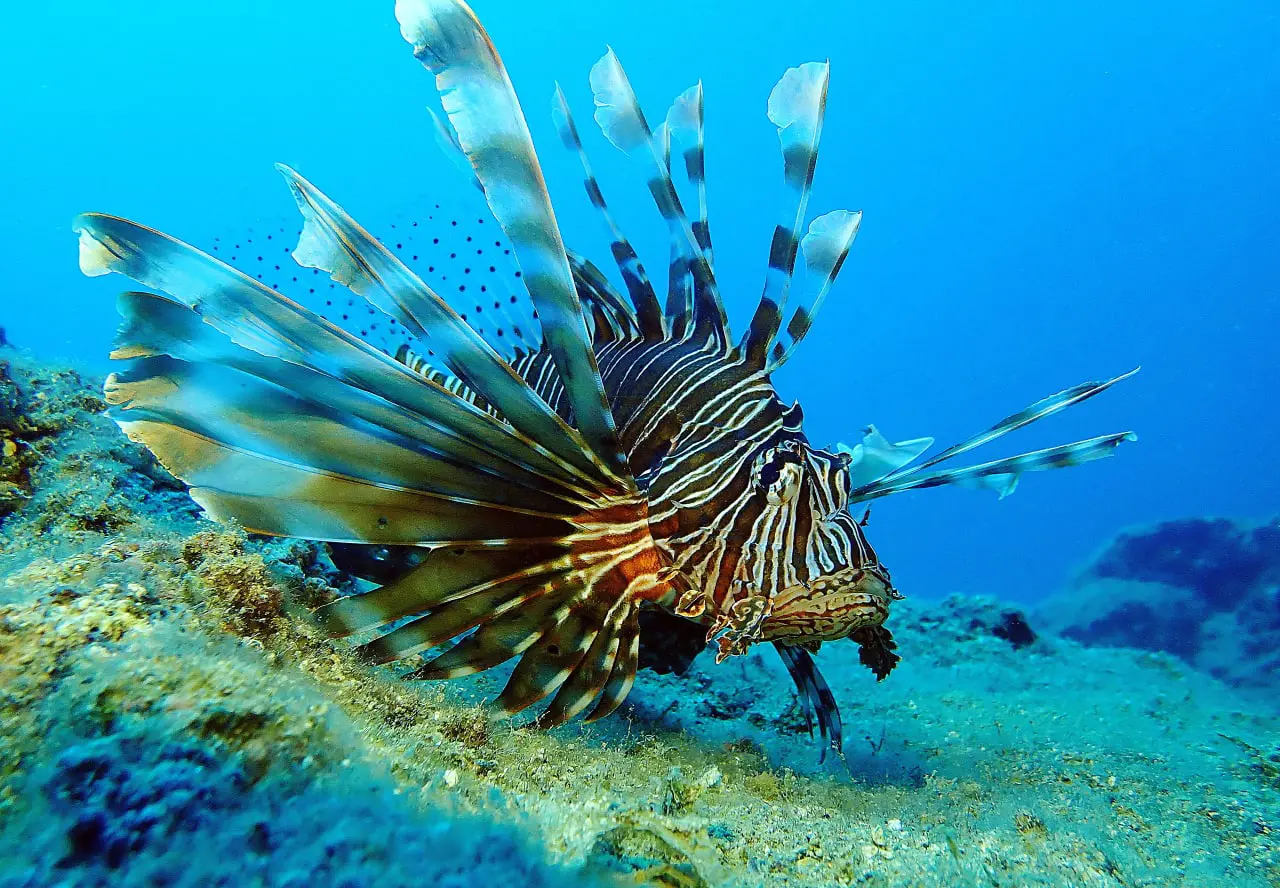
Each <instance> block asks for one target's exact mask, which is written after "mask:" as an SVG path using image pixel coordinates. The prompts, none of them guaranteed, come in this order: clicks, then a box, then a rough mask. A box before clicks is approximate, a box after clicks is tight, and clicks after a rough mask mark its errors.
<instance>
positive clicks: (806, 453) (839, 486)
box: [744, 437, 902, 644]
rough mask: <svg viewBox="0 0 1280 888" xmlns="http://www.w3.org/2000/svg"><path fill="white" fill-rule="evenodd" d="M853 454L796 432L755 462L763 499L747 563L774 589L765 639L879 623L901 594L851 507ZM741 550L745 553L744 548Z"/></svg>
mask: <svg viewBox="0 0 1280 888" xmlns="http://www.w3.org/2000/svg"><path fill="white" fill-rule="evenodd" d="M849 464H850V457H849V456H848V455H847V454H844V453H831V452H828V451H825V450H820V449H817V448H815V447H811V446H810V445H809V444H808V442H807V441H805V440H804V439H803V437H797V438H794V439H791V440H788V441H784V442H783V443H781V444H779V445H777V446H775V447H773V448H771V449H769V450H767V451H765V452H764V453H763V454H761V456H760V457H759V458H757V460H756V461H755V464H754V465H753V467H752V473H753V477H754V481H755V483H756V486H757V488H758V490H759V491H760V493H761V495H762V499H763V501H764V503H765V506H764V509H763V511H762V514H761V516H760V520H759V521H758V522H757V527H758V528H759V529H760V530H761V531H762V533H761V534H760V535H759V536H757V539H756V541H755V545H753V546H752V547H751V549H752V552H753V559H754V560H755V561H756V562H757V563H755V564H753V565H750V566H749V567H748V571H749V573H750V574H752V575H754V576H755V577H756V578H758V581H759V582H760V584H761V586H762V587H764V588H765V589H768V590H769V591H771V594H770V595H769V605H768V610H767V615H766V616H765V617H764V619H763V621H762V622H761V624H760V639H761V640H763V641H786V642H791V643H796V644H808V643H816V642H821V641H833V640H836V639H840V638H847V637H849V636H850V635H851V634H853V633H855V632H856V631H857V630H859V629H861V628H863V627H867V626H879V625H881V624H882V623H883V622H884V621H885V619H886V618H887V617H888V615H889V604H890V602H892V601H893V600H894V599H897V598H901V597H902V596H901V595H899V594H898V592H897V591H896V590H895V589H894V588H893V585H892V583H891V582H890V579H889V572H888V571H887V570H886V569H885V568H884V566H883V565H881V564H880V562H879V559H878V558H877V557H876V553H875V550H874V549H872V547H871V545H870V543H868V542H867V538H866V535H865V534H864V532H863V528H862V525H861V524H860V523H859V522H858V520H857V519H856V518H855V517H854V516H853V514H852V513H851V512H850V510H849V494H850V486H851V485H850V472H849V467H850V465H849ZM744 557H746V555H745V553H744Z"/></svg>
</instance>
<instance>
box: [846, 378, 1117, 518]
mask: <svg viewBox="0 0 1280 888" xmlns="http://www.w3.org/2000/svg"><path fill="white" fill-rule="evenodd" d="M1137 372H1138V370H1137V368H1135V369H1133V370H1130V371H1129V372H1128V373H1123V374H1121V375H1120V376H1116V377H1114V378H1113V379H1108V380H1105V381H1102V382H1086V383H1082V384H1081V385H1077V386H1073V387H1072V388H1069V389H1065V390H1064V391H1061V392H1058V393H1057V394H1055V395H1050V396H1049V397H1047V398H1042V399H1041V400H1039V401H1036V402H1035V403H1034V404H1031V405H1030V406H1028V407H1026V408H1024V409H1022V410H1019V411H1018V412H1017V413H1013V414H1010V415H1009V416H1006V417H1005V418H1004V419H1002V420H1001V421H1000V422H998V423H996V424H995V425H993V426H991V428H989V429H987V430H986V431H983V432H980V433H978V434H977V435H974V436H973V437H971V438H967V439H966V440H964V441H962V442H960V443H959V444H955V445H953V446H951V447H948V448H947V449H946V450H944V451H942V452H941V453H939V454H938V455H937V456H935V457H933V458H932V459H929V460H927V461H926V462H924V463H921V464H920V465H918V466H914V467H912V466H910V465H908V463H910V462H911V461H912V460H914V459H915V457H916V456H918V455H919V453H918V452H917V453H915V454H914V455H911V454H910V453H909V451H911V450H913V449H915V448H913V447H912V446H911V445H914V444H916V443H918V441H919V440H924V439H918V441H916V442H904V443H903V444H899V445H894V446H892V447H885V444H887V442H885V441H884V438H883V437H881V436H880V435H879V433H878V432H876V431H875V428H874V427H872V428H871V429H869V430H868V435H867V438H866V439H864V442H863V444H862V445H860V446H862V447H863V448H865V450H866V453H867V454H868V455H869V457H870V458H872V459H880V460H882V464H888V463H891V462H894V461H899V460H898V458H899V457H905V459H904V460H903V461H901V462H900V465H898V467H897V468H894V469H892V470H890V471H889V472H887V473H885V474H883V475H881V476H880V477H878V478H875V479H874V480H871V481H869V482H867V483H864V484H863V485H862V486H860V487H857V488H856V489H854V490H853V491H852V493H851V494H850V501H851V502H859V501H863V500H870V499H876V498H877V497H882V496H888V495H890V494H893V493H901V492H903V491H906V490H917V489H921V488H925V487H940V486H942V485H946V484H955V485H960V486H967V487H975V488H981V489H987V490H994V491H996V492H997V493H999V494H1000V496H1001V497H1002V498H1003V497H1005V496H1008V495H1009V494H1011V493H1013V491H1014V489H1015V488H1016V487H1017V484H1018V479H1019V478H1020V477H1021V476H1022V474H1023V473H1025V472H1038V471H1045V470H1047V469H1060V468H1066V467H1068V466H1075V465H1080V464H1081V463H1085V462H1091V461H1092V460H1095V459H1101V458H1103V457H1105V456H1110V455H1111V453H1112V452H1113V451H1114V450H1115V448H1116V447H1117V446H1119V445H1120V444H1122V443H1124V442H1127V441H1136V440H1137V435H1135V434H1134V433H1133V432H1120V433H1117V434H1112V435H1102V436H1099V437H1096V438H1089V439H1086V440H1083V441H1076V442H1073V443H1071V444H1063V445H1060V446H1058V447H1049V448H1046V449H1044V450H1036V451H1031V452H1029V453H1023V454H1019V455H1017V456H1011V457H1007V458H1005V459H999V460H993V461H991V462H986V463H982V464H980V465H976V466H967V467H965V468H959V469H949V470H943V471H938V472H932V473H931V472H929V471H928V470H929V469H931V468H933V467H934V466H936V465H938V464H939V463H941V462H944V461H945V460H949V459H954V458H955V457H957V456H959V455H960V454H962V453H968V452H969V451H970V450H973V449H974V448H976V447H980V446H982V445H983V444H987V443H989V442H991V441H994V440H996V439H997V438H1001V437H1003V436H1005V435H1007V434H1009V433H1010V432H1014V431H1017V430H1018V429H1021V428H1023V427H1025V426H1028V425H1030V424H1031V423H1033V422H1036V421H1037V420H1040V419H1044V418H1045V417H1047V416H1052V415H1053V414H1055V413H1057V412H1059V411H1061V410H1065V409H1066V408H1068V407H1071V406H1073V405H1075V404H1079V403H1080V402H1082V401H1085V400H1088V399H1089V398H1092V397H1093V396H1094V395H1097V394H1100V393H1102V392H1104V391H1106V390H1107V389H1109V388H1111V386H1113V385H1115V384H1116V383H1117V382H1120V381H1121V380H1124V379H1128V378H1129V377H1130V376H1133V375H1134V374H1135V373H1137ZM930 440H931V439H930ZM842 449H843V450H844V451H845V452H848V453H850V454H852V453H853V452H854V449H853V448H842ZM919 452H923V451H922V450H921V451H919ZM857 471H858V467H857V466H856V465H855V466H852V467H851V472H853V473H855V474H856V473H857Z"/></svg>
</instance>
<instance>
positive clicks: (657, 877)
mask: <svg viewBox="0 0 1280 888" xmlns="http://www.w3.org/2000/svg"><path fill="white" fill-rule="evenodd" d="M98 386H99V381H98V380H94V379H91V378H88V377H87V376H85V375H82V374H78V373H76V372H73V371H70V370H67V369H61V368H55V367H50V366H45V365H42V364H40V363H37V362H35V361H33V360H31V359H30V358H29V357H28V356H25V355H24V354H22V353H20V352H18V351H16V350H13V349H0V448H2V450H0V522H2V523H0V743H2V744H3V754H2V755H0V885H3V886H18V885H24V886H26V885H30V886H36V885H41V886H44V885H103V884H110V885H114V884H126V885H132V884H138V885H143V884H146V885H175V886H176V885H181V886H196V885H201V886H203V885H236V886H239V885H290V886H292V885H297V886H302V885H307V886H327V885H343V886H361V885H374V884H376V885H379V886H396V885H424V886H432V885H437V886H469V885H502V884H508V885H520V886H525V885H560V884H569V883H572V884H575V885H578V886H584V888H585V886H589V885H592V884H600V885H611V884H619V885H636V884H658V885H675V886H697V885H712V886H721V885H724V886H740V885H741V886H748V885H750V886H754V885H769V886H830V885H876V886H933V885H938V886H1107V888H1110V886H1125V888H1134V886H1157V885H1169V886H1175V885H1176V886H1211V885H1231V886H1238V888H1253V886H1271V888H1276V886H1280V719H1278V718H1277V710H1276V705H1275V702H1274V701H1275V699H1276V689H1277V687H1280V684H1272V683H1269V682H1270V680H1271V679H1274V678H1275V676H1276V669H1275V666H1274V662H1275V660H1274V657H1275V650H1276V647H1275V639H1276V637H1277V636H1276V635H1272V636H1271V645H1272V646H1271V647H1270V652H1271V653H1270V656H1271V659H1270V660H1268V659H1267V657H1266V656H1264V654H1265V653H1266V652H1265V650H1264V649H1265V648H1266V641H1265V639H1264V641H1263V642H1262V643H1261V644H1262V647H1261V648H1259V647H1258V645H1257V644H1255V645H1254V648H1253V650H1254V652H1255V654H1256V656H1255V660H1256V661H1257V662H1259V663H1261V664H1262V665H1261V666H1260V667H1259V669H1260V670H1261V671H1255V672H1254V673H1253V674H1252V675H1251V677H1250V678H1249V680H1242V679H1241V677H1240V676H1239V675H1235V674H1232V673H1230V671H1229V670H1228V671H1226V672H1224V671H1223V670H1222V669H1220V668H1219V669H1212V670H1211V669H1205V668H1202V667H1203V666H1204V665H1205V664H1203V663H1198V662H1197V661H1196V658H1195V657H1194V656H1186V655H1184V654H1185V653H1186V652H1180V651H1175V652H1174V653H1167V652H1164V651H1162V650H1149V651H1140V650H1133V649H1124V648H1115V647H1101V646H1099V647H1087V646H1085V644H1084V642H1090V643H1094V642H1096V639H1091V638H1090V637H1089V626H1091V625H1094V624H1098V625H1104V624H1105V625H1107V626H1110V627H1111V631H1112V634H1113V635H1114V634H1115V631H1118V630H1117V629H1116V626H1117V625H1119V626H1124V625H1127V623H1126V617H1125V614H1126V613H1133V611H1125V610H1124V609H1119V616H1116V615H1115V614H1111V622H1110V623H1107V621H1106V619H1102V618H1099V619H1094V618H1092V617H1089V616H1088V615H1087V614H1086V615H1084V616H1081V615H1080V614H1076V615H1074V616H1072V615H1071V614H1069V613H1066V614H1065V615H1064V613H1065V611H1067V610H1069V609H1070V608H1069V607H1067V606H1066V605H1063V604H1062V603H1061V602H1060V603H1059V605H1058V607H1057V610H1056V611H1054V613H1053V614H1052V615H1048V613H1047V612H1046V614H1047V615H1046V616H1044V617H1043V618H1042V619H1043V620H1045V621H1046V623H1045V624H1044V625H1048V621H1051V620H1052V621H1053V622H1054V623H1055V625H1058V626H1060V627H1062V630H1063V631H1064V632H1067V634H1068V635H1074V636H1075V637H1076V638H1079V639H1082V640H1079V641H1078V640H1071V639H1068V638H1065V637H1057V636H1051V635H1049V634H1047V633H1046V632H1044V631H1041V632H1040V633H1039V634H1038V637H1037V635H1036V633H1035V631H1034V630H1035V629H1036V628H1037V626H1036V620H1037V617H1035V616H1031V617H1028V618H1026V619H1027V621H1029V622H1030V627H1028V625H1027V622H1026V621H1024V620H1023V619H1022V618H1021V617H1019V616H1017V615H1014V614H1012V613H1011V612H1010V611H1009V609H1008V608H1006V607H1003V606H1002V605H1001V604H1000V603H999V602H996V601H993V600H990V599H973V598H962V597H954V598H950V599H947V600H946V601H942V602H917V601H907V602H904V603H902V605H900V606H899V607H898V609H897V611H896V613H895V614H894V617H893V625H894V629H895V632H896V634H897V636H898V638H899V639H900V642H901V652H902V654H903V656H904V660H903V662H902V664H901V665H900V666H899V668H898V669H897V670H896V671H895V672H894V674H893V676H892V677H891V679H890V680H888V681H886V682H884V683H883V684H876V682H875V681H874V678H873V677H872V676H871V674H870V673H869V672H867V671H866V670H864V669H862V668H861V667H858V666H857V665H856V663H855V662H853V661H854V659H855V658H853V657H852V656H850V654H851V651H852V649H851V648H848V647H841V646H834V647H832V649H831V650H826V651H824V652H823V655H822V660H823V665H824V669H825V671H826V673H827V675H828V677H829V678H830V680H831V683H832V686H833V689H834V691H835V695H836V697H837V698H838V699H839V700H840V702H841V704H842V707H843V713H844V718H845V724H846V733H847V735H848V739H847V744H846V753H847V766H846V765H845V764H842V763H841V762H840V761H839V760H835V761H830V760H829V761H828V762H827V763H826V764H825V765H819V764H818V762H817V747H816V745H815V743H814V742H813V741H811V740H810V739H809V737H808V736H807V735H806V733H805V724H804V718H803V715H802V713H801V711H800V709H799V707H798V706H797V703H796V701H795V698H794V695H793V693H792V688H791V684H790V681H789V680H788V679H787V677H786V675H785V673H784V672H783V670H782V669H781V667H780V665H779V664H778V663H777V662H775V659H774V657H773V654H772V652H771V651H762V652H761V653H760V654H756V655H753V656H749V657H746V658H739V659H736V660H734V661H732V662H729V663H727V664H725V665H724V666H720V667H717V666H715V665H714V664H713V663H712V662H711V661H710V658H708V657H705V656H704V657H700V658H699V659H698V661H697V662H696V663H695V665H694V666H693V668H692V669H690V670H689V671H688V672H687V673H686V674H685V675H683V676H677V675H671V674H668V675H661V676H659V675H656V674H654V673H652V672H648V671H645V672H642V673H641V676H640V678H639V680H638V682H637V685H636V688H635V690H634V691H633V693H632V695H631V699H630V702H629V705H628V706H626V707H624V709H623V710H621V711H620V712H619V714H618V715H616V716H615V717H613V718H612V719H609V720H607V721H606V722H604V723H600V724H597V725H595V726H593V727H582V726H576V725H571V726H568V727H566V728H562V729H559V730H556V731H553V732H550V733H546V732H542V731H539V730H536V729H532V728H522V727H519V726H518V725H511V724H509V723H505V722H495V721H492V720H491V719H490V718H489V717H488V716H487V715H486V713H485V710H484V709H483V708H482V707H480V706H478V705H477V703H478V701H479V700H480V699H482V698H483V697H484V696H486V695H488V694H491V693H492V692H493V690H494V688H495V685H496V683H497V681H498V680H499V678H498V677H490V676H482V677H480V678H478V679H475V680H473V681H470V682H460V683H453V684H449V685H444V686H442V685H418V684H406V683H401V682H398V681H396V680H395V676H394V675H393V674H391V673H390V672H388V671H385V670H371V669H368V668H365V667H363V666H361V665H359V664H357V663H356V662H354V661H353V660H352V658H350V657H349V656H348V655H347V654H346V653H345V652H344V646H343V643H334V642H331V641H329V640H327V639H326V638H324V637H323V636H322V635H321V634H320V633H318V632H316V631H315V630H314V629H313V628H312V627H311V625H310V624H309V622H308V618H307V611H308V607H309V606H311V605H314V604H316V603H318V602H321V601H324V600H327V598H328V597H330V596H332V595H333V594H335V587H341V586H342V584H343V582H344V581H343V579H342V578H341V577H340V576H339V575H338V574H337V573H336V572H335V571H334V570H333V569H332V566H331V564H329V562H328V560H327V558H326V557H325V555H324V553H323V552H322V551H320V550H318V549H317V547H315V546H313V545H311V544H305V543H297V542H291V541H273V542H267V541H263V540H260V539H256V538H246V537H245V535H244V534H242V533H238V532H237V531H235V530H233V529H227V528H222V527H215V526H212V525H210V524H208V523H206V522H204V521H202V519H201V518H200V517H199V516H198V514H197V513H196V510H195V509H194V507H193V506H192V504H191V502H190V500H189V499H188V498H187V497H186V496H185V494H184V493H183V492H182V490H181V488H180V487H179V486H177V485H176V484H175V483H174V482H173V481H172V480H171V479H168V478H167V477H166V476H165V474H164V473H163V471H162V470H160V469H158V468H157V467H156V466H155V464H154V463H153V462H152V461H151V460H150V458H149V457H148V456H147V455H146V453H145V452H144V451H142V450H141V449H140V448H138V447H136V446H134V445H132V444H130V443H129V442H128V441H126V440H125V439H124V438H123V437H122V436H121V434H120V433H119V432H118V431H117V429H116V427H115V426H114V425H113V424H112V423H111V422H110V421H109V420H107V419H106V418H105V417H103V416H102V415H101V414H102V410H103V407H104V405H103V403H102V402H101V400H100V399H99V397H98V394H97V392H98ZM1101 573H1103V574H1106V571H1105V570H1104V571H1101ZM1121 573H1123V571H1122V572H1121ZM1107 576H1108V577H1110V579H1108V582H1111V583H1113V584H1114V583H1120V584H1121V585H1124V584H1127V586H1125V588H1128V587H1129V586H1141V588H1142V589H1143V590H1144V592H1145V593H1146V594H1148V598H1147V599H1146V600H1145V604H1144V606H1146V607H1147V608H1148V610H1149V611H1154V612H1155V614H1156V616H1154V617H1152V619H1161V618H1162V619H1164V620H1165V622H1167V623H1170V624H1172V625H1176V623H1177V619H1178V617H1177V615H1176V614H1173V613H1170V614H1167V615H1163V616H1162V611H1161V605H1160V601H1159V598H1158V597H1157V598H1155V599H1152V598H1151V597H1150V592H1151V588H1152V585H1153V583H1154V582H1155V581H1154V580H1149V579H1148V580H1144V581H1143V582H1137V581H1135V580H1133V579H1124V580H1117V579H1116V578H1115V577H1114V576H1112V575H1110V574H1108V575H1107ZM1268 578H1269V579H1268ZM1256 579H1257V580H1258V582H1260V583H1261V582H1271V583H1274V577H1272V576H1271V575H1270V574H1265V571H1264V572H1263V574H1259V576H1258V577H1257V578H1256ZM1166 580H1167V578H1166ZM1173 585H1174V586H1176V583H1174V584H1173ZM1085 586H1087V584H1084V585H1079V584H1078V587H1077V591H1078V589H1080V588H1085ZM1106 588H1111V589H1113V592H1114V594H1113V595H1112V596H1110V597H1108V596H1105V595H1104V596H1102V597H1103V598H1106V599H1107V601H1108V602H1110V604H1109V605H1108V606H1111V605H1113V604H1114V597H1115V595H1122V594H1123V589H1121V590H1120V591H1115V589H1116V588H1119V587H1116V586H1109V587H1106ZM1167 588H1172V587H1171V586H1168V585H1167ZM1271 588H1272V589H1274V586H1272V587H1271ZM1170 594H1173V593H1170ZM1096 597H1097V596H1095V598H1096ZM1086 598H1087V596H1084V595H1082V594H1081V595H1075V594H1074V593H1073V594H1072V595H1071V596H1069V597H1068V604H1069V603H1070V601H1074V600H1085V599H1086ZM1179 602H1180V604H1179V607H1181V606H1183V605H1184V604H1185V602H1183V601H1182V600H1181V599H1179ZM1272 606H1273V607H1276V604H1275V602H1274V601H1272ZM1050 610H1053V609H1052V608H1050ZM1112 610H1113V611H1114V610H1117V609H1116V608H1115V607H1112ZM1108 613H1111V612H1110V611H1108ZM1182 613H1183V615H1184V617H1183V618H1184V619H1185V618H1186V617H1185V614H1186V611H1183V612H1182ZM1277 614H1280V609H1278V610H1277ZM1277 614H1271V615H1269V616H1268V617H1267V619H1270V620H1273V621H1274V622H1275V623H1276V624H1278V625H1280V617H1278V616H1277ZM1104 616H1105V615H1104ZM1149 616H1150V615H1149ZM1253 616H1257V617H1258V618H1259V619H1261V618H1262V616H1261V615H1257V614H1254V613H1253V612H1251V611H1245V612H1244V613H1243V614H1240V613H1235V614H1234V616H1233V617H1232V619H1236V620H1238V621H1241V620H1242V621H1244V622H1246V623H1247V622H1248V621H1249V620H1250V619H1252V618H1253ZM1130 622H1131V621H1130ZM1102 640H1103V641H1111V642H1114V641H1115V640H1116V639H1114V638H1111V639H1102ZM1121 640H1123V639H1121ZM1255 641H1256V639H1255ZM1148 646H1149V647H1160V646H1159V645H1155V644H1150V645H1148ZM1259 651H1262V653H1259ZM1180 657H1181V658H1180ZM1214 662H1215V663H1216V662H1218V661H1216V660H1215V661H1214ZM1192 664H1195V665H1192ZM1267 664H1271V665H1267ZM1211 671H1216V672H1218V673H1219V674H1220V675H1221V676H1222V677H1215V676H1213V675H1211V674H1210V672H1211ZM1228 682H1230V683H1228Z"/></svg>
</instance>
